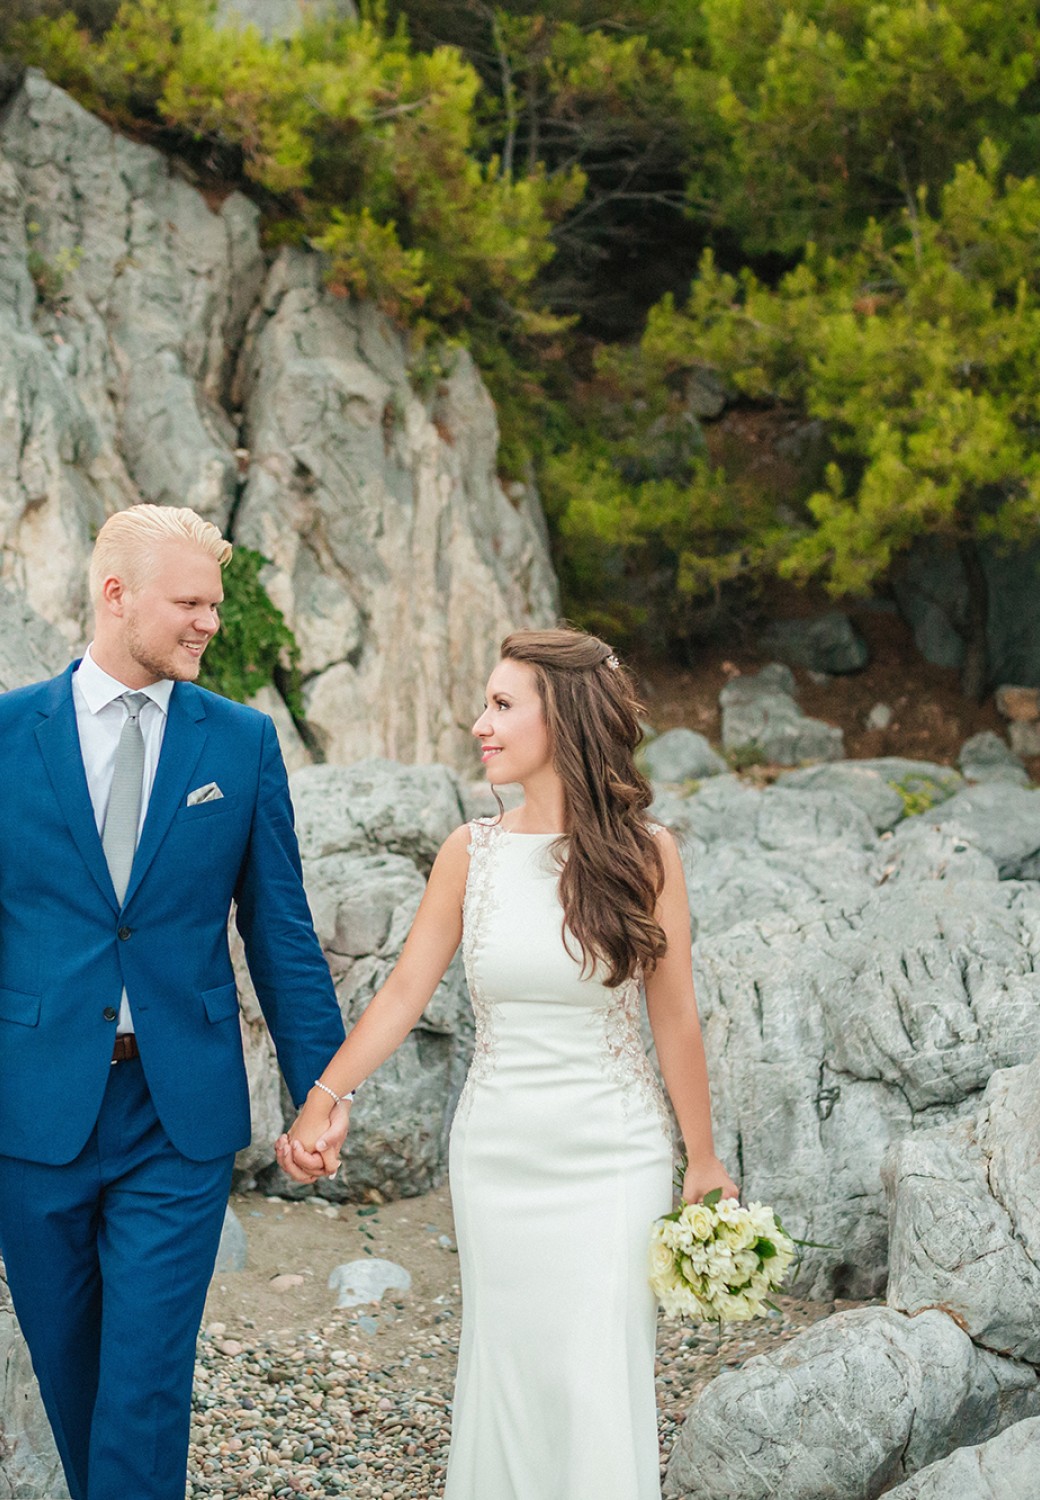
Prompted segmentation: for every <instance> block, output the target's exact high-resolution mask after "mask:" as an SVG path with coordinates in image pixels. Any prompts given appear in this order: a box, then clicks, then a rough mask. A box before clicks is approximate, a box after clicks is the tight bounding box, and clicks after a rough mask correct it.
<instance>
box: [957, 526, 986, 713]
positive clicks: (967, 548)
mask: <svg viewBox="0 0 1040 1500" xmlns="http://www.w3.org/2000/svg"><path fill="white" fill-rule="evenodd" d="M957 550H958V552H959V553H960V559H961V566H962V567H963V568H964V577H965V579H966V581H967V584H968V617H967V620H966V622H965V632H964V646H965V653H964V666H963V667H962V668H961V691H962V692H963V694H964V696H965V697H966V698H970V699H971V700H972V701H973V702H974V703H981V702H982V699H983V698H984V696H985V694H986V689H987V688H988V687H989V645H988V641H987V635H986V624H987V620H988V617H989V585H988V583H987V582H986V572H985V569H984V568H983V566H982V558H981V557H980V556H979V548H978V543H977V542H973V541H964V542H960V543H959V544H958V549H957Z"/></svg>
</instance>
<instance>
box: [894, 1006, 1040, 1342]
mask: <svg viewBox="0 0 1040 1500" xmlns="http://www.w3.org/2000/svg"><path fill="white" fill-rule="evenodd" d="M1022 1022H1023V1024H1024V1026H1025V1027H1026V1029H1027V1035H1029V1036H1031V1037H1032V1038H1034V1039H1035V1038H1036V1033H1037V1026H1036V1021H1035V1017H1034V1016H1033V1015H1032V1014H1027V1015H1025V1016H1024V1017H1023V1018H1022ZM885 1178H886V1184H887V1187H888V1191H889V1204H890V1218H891V1242H890V1270H889V1283H888V1301H889V1303H890V1305H891V1306H893V1307H897V1308H900V1309H902V1310H903V1311H906V1312H917V1311H918V1310H919V1309H921V1308H924V1307H942V1308H943V1309H944V1310H945V1311H946V1312H948V1313H949V1314H950V1315H951V1317H953V1318H955V1319H956V1320H957V1322H958V1324H959V1325H960V1327H962V1328H963V1329H965V1330H966V1332H968V1333H969V1334H970V1335H971V1337H972V1338H973V1339H974V1340H975V1342H976V1343H978V1344H983V1345H985V1347H986V1348H988V1349H993V1350H996V1351H998V1352H1000V1353H1002V1354H1010V1355H1012V1356H1014V1357H1015V1358H1016V1359H1021V1360H1028V1361H1029V1362H1030V1363H1031V1364H1034V1365H1040V1327H1038V1326H1037V1319H1036V1309H1037V1306H1038V1305H1040V1058H1038V1059H1037V1060H1035V1061H1033V1062H1031V1063H1028V1064H1024V1065H1023V1066H1021V1067H1018V1068H1011V1069H1008V1070H1005V1071H1002V1072H998V1073H995V1074H994V1075H993V1077H992V1078H991V1079H990V1081H989V1085H988V1087H987V1089H986V1092H985V1094H984V1095H983V1098H982V1104H981V1108H980V1109H979V1112H978V1114H977V1115H976V1116H974V1117H973V1118H971V1119H968V1120H962V1121H958V1122H956V1123H954V1124H951V1125H948V1126H946V1127H945V1128H944V1129H941V1130H935V1131H926V1132H922V1133H921V1134H918V1135H915V1136H912V1137H910V1138H909V1139H907V1140H904V1141H901V1142H900V1143H899V1144H898V1146H896V1147H894V1148H893V1151H892V1154H891V1156H890V1158H889V1160H888V1162H887V1163H886V1171H885Z"/></svg>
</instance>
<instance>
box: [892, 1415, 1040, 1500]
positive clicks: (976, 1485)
mask: <svg viewBox="0 0 1040 1500" xmlns="http://www.w3.org/2000/svg"><path fill="white" fill-rule="evenodd" d="M1038 1474H1040V1417H1028V1418H1027V1419H1026V1420H1025V1421H1024V1422H1016V1423H1015V1425H1014V1426H1013V1427H1007V1428H1005V1429H1004V1431H1003V1432H1001V1433H998V1435H997V1436H996V1437H994V1438H990V1439H989V1441H988V1442H985V1443H975V1444H973V1445H972V1446H970V1447H962V1448H957V1449H956V1450H955V1452H953V1453H951V1454H950V1456H949V1458H941V1459H940V1460H939V1461H938V1463H934V1464H929V1466H928V1468H927V1469H923V1470H922V1471H921V1472H920V1473H919V1474H915V1475H914V1476H913V1478H912V1479H908V1480H907V1481H906V1483H905V1484H901V1485H898V1486H897V1487H896V1489H894V1490H889V1492H888V1500H1027V1497H1031V1496H1034V1495H1036V1493H1037V1475H1038Z"/></svg>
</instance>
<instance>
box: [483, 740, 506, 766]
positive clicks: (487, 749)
mask: <svg viewBox="0 0 1040 1500" xmlns="http://www.w3.org/2000/svg"><path fill="white" fill-rule="evenodd" d="M501 754H502V746H501V745H485V746H484V748H483V750H481V752H480V758H481V760H482V761H483V762H484V764H485V765H487V763H488V761H489V760H493V759H494V758H495V756H496V755H501Z"/></svg>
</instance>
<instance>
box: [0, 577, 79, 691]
mask: <svg viewBox="0 0 1040 1500" xmlns="http://www.w3.org/2000/svg"><path fill="white" fill-rule="evenodd" d="M68 664H69V648H68V643H67V642H66V640H65V638H64V636H63V635H62V634H61V632H60V631H59V630H56V629H55V628H54V626H53V625H48V623H47V621H46V620H44V619H42V618H41V616H40V615H38V614H37V613H36V611H35V610H34V609H33V608H32V607H31V605H29V604H28V603H27V602H26V600H25V599H23V598H22V597H21V595H20V594H18V593H16V592H15V591H14V590H13V589H8V588H4V587H3V586H2V585H0V692H2V693H6V692H8V691H9V689H11V688H16V687H24V686H25V685H26V683H29V682H39V681H41V680H42V679H43V678H44V677H53V676H55V675H56V674H57V673H58V672H60V671H61V670H62V669H63V668H64V667H66V666H68Z"/></svg>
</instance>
